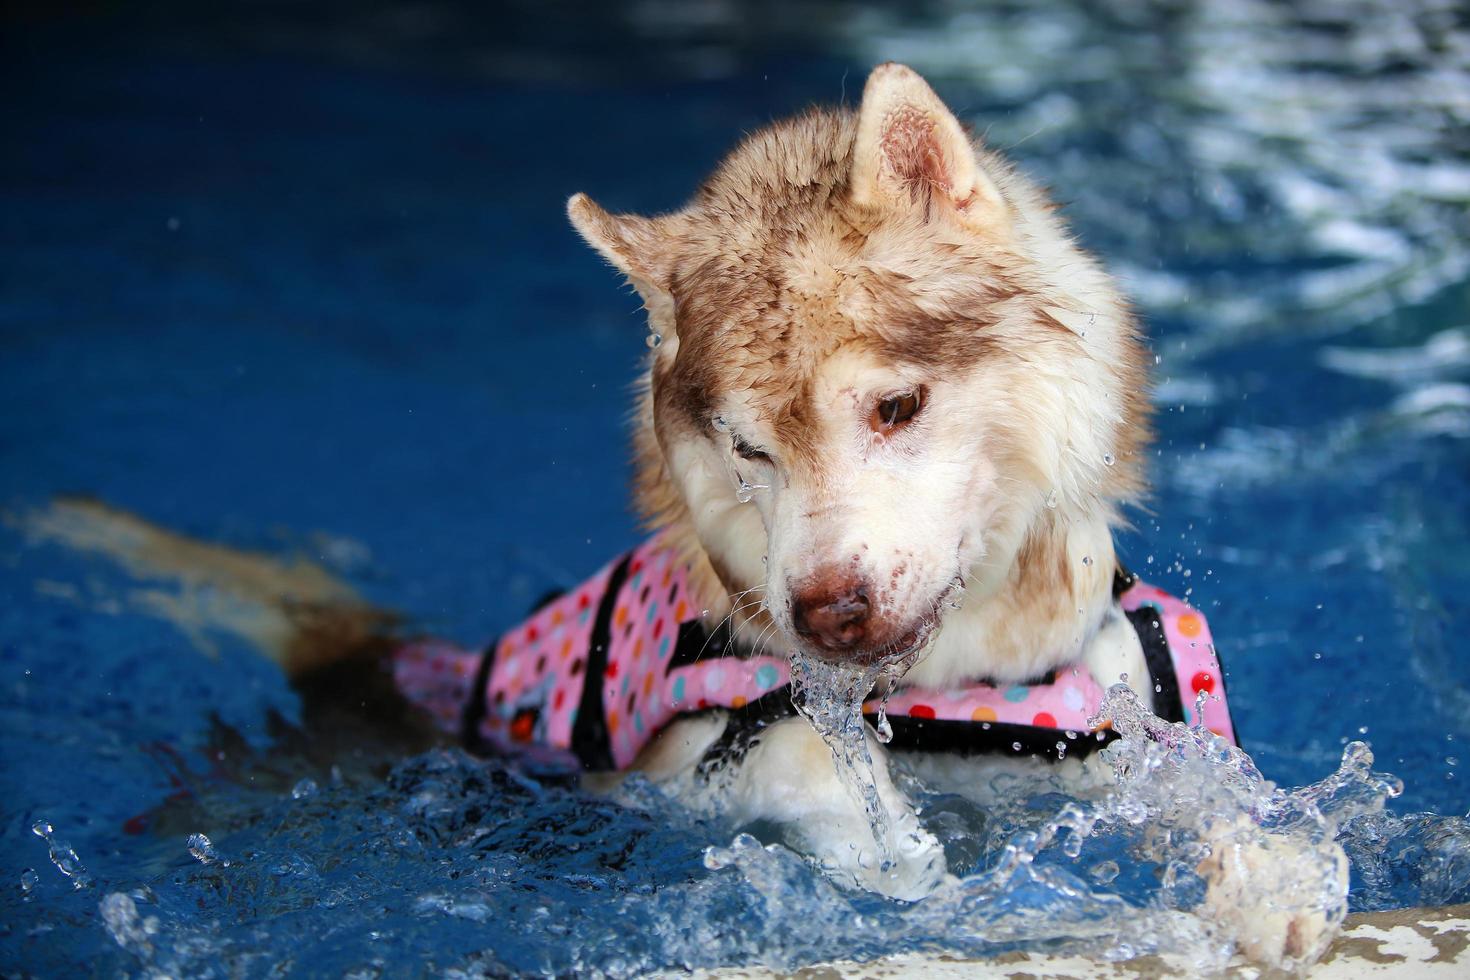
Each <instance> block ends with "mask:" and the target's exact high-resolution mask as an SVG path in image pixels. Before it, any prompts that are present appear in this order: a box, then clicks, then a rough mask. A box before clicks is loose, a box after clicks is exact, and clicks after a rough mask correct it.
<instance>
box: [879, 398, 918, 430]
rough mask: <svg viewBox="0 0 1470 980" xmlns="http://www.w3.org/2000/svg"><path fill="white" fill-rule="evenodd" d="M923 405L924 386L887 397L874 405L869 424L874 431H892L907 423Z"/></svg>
mask: <svg viewBox="0 0 1470 980" xmlns="http://www.w3.org/2000/svg"><path fill="white" fill-rule="evenodd" d="M923 407H924V389H923V388H915V389H914V390H913V391H908V392H905V393H903V394H902V395H894V396H893V397H892V398H885V399H883V400H882V401H880V402H879V403H878V404H877V405H875V406H873V414H872V415H870V416H869V417H868V426H869V427H870V428H871V429H872V430H873V431H874V432H892V431H893V430H895V429H899V428H902V427H903V426H905V425H907V424H908V422H909V420H910V419H912V418H913V417H914V416H915V415H917V414H919V409H921V408H923Z"/></svg>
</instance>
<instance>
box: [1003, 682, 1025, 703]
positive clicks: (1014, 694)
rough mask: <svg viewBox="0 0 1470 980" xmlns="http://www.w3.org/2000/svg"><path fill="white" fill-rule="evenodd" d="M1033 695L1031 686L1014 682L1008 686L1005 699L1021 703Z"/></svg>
mask: <svg viewBox="0 0 1470 980" xmlns="http://www.w3.org/2000/svg"><path fill="white" fill-rule="evenodd" d="M1030 696H1031V688H1029V687H1027V686H1026V685H1025V684H1012V685H1011V686H1010V687H1008V688H1006V693H1005V699H1006V700H1007V701H1009V702H1011V703H1012V704H1020V703H1021V702H1022V701H1024V700H1026V699H1027V698H1028V697H1030Z"/></svg>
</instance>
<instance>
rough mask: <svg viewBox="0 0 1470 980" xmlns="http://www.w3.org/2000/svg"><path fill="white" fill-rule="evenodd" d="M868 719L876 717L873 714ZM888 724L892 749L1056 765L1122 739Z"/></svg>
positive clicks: (1107, 734) (905, 720) (903, 721)
mask: <svg viewBox="0 0 1470 980" xmlns="http://www.w3.org/2000/svg"><path fill="white" fill-rule="evenodd" d="M867 717H869V718H873V717H875V715H874V714H873V713H869V714H868V716H867ZM888 724H889V726H890V727H892V729H893V739H892V741H890V742H889V743H888V746H889V748H893V749H909V750H921V751H924V752H952V753H954V754H956V755H964V756H970V755H1011V756H1034V757H1036V758H1041V759H1047V760H1049V761H1052V762H1055V761H1057V760H1058V759H1062V758H1068V759H1078V758H1081V757H1083V756H1086V755H1090V754H1092V753H1093V752H1095V751H1097V750H1098V749H1100V748H1102V747H1103V746H1104V745H1107V744H1108V743H1109V742H1111V741H1112V740H1113V739H1115V738H1117V737H1118V735H1117V733H1116V732H1114V731H1113V730H1112V729H1110V728H1104V729H1100V730H1099V731H1096V732H1088V731H1073V732H1070V734H1069V733H1068V732H1067V731H1064V730H1062V729H1060V728H1043V727H1041V726H1039V725H1018V724H1014V723H1012V722H1004V721H957V720H954V719H949V718H914V717H912V716H910V715H889V716H888ZM1058 746H1061V748H1058Z"/></svg>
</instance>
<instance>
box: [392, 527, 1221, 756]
mask: <svg viewBox="0 0 1470 980" xmlns="http://www.w3.org/2000/svg"><path fill="white" fill-rule="evenodd" d="M687 578H688V574H687V569H686V568H685V566H684V565H683V564H682V563H680V562H679V560H678V557H677V556H676V555H675V554H674V552H673V550H672V549H670V548H669V547H667V546H666V545H665V544H663V543H662V541H661V540H660V539H659V538H658V537H654V538H652V539H650V540H649V541H646V542H644V543H643V544H642V545H640V546H639V547H637V548H635V549H634V550H633V551H632V552H630V553H628V554H626V555H624V556H623V557H622V558H620V559H618V560H617V561H614V562H612V563H611V564H609V565H607V566H606V567H604V568H603V569H602V570H601V571H599V572H598V573H597V574H596V575H594V576H592V577H591V578H590V579H588V580H587V581H586V582H583V583H582V584H581V585H579V586H578V587H577V588H575V589H572V590H570V591H568V592H565V593H563V594H561V595H560V596H559V597H558V598H556V599H554V600H552V601H551V602H549V603H546V604H545V605H543V606H542V607H541V608H539V609H538V610H537V611H536V612H535V614H534V615H532V616H531V618H530V619H528V620H526V621H525V622H524V623H522V624H521V625H519V626H517V627H516V628H515V629H513V630H511V631H509V632H508V633H506V634H505V635H504V636H502V637H501V638H500V640H499V641H498V642H497V643H495V644H493V645H492V646H491V647H489V648H488V649H486V650H485V651H483V652H479V651H470V650H464V649H461V648H458V647H455V646H452V645H449V644H446V643H443V642H440V641H435V640H420V641H416V642H411V643H408V644H405V645H403V646H401V647H399V648H398V649H397V650H396V651H395V652H394V654H393V656H392V663H391V668H392V672H393V677H394V681H395V683H396V685H397V687H398V689H399V690H400V691H401V692H402V693H403V695H404V696H405V697H406V698H407V699H408V700H409V701H410V702H412V703H413V704H415V705H418V706H419V707H421V708H423V709H425V710H426V711H427V712H428V714H429V716H430V717H431V718H432V719H433V720H434V721H435V723H436V724H437V725H439V726H440V727H441V728H443V729H444V730H445V731H448V732H453V733H456V734H459V735H460V736H462V737H463V738H464V740H465V741H466V742H467V743H468V744H469V745H470V746H471V747H492V748H496V749H500V750H516V749H524V748H526V747H527V746H539V747H541V748H542V749H551V750H555V752H562V753H570V754H571V755H572V756H573V757H575V759H576V761H577V762H578V763H579V764H580V765H581V766H582V767H584V768H587V769H593V770H608V769H622V768H625V767H627V766H628V765H629V764H631V763H632V761H633V759H634V758H635V757H636V756H637V755H638V752H639V750H641V749H642V748H643V747H644V746H645V745H646V744H647V743H648V742H649V741H650V740H651V739H652V738H653V737H654V736H655V735H657V734H658V733H659V731H660V730H662V729H663V728H664V726H666V725H667V724H668V723H669V722H670V721H672V720H673V719H675V718H676V717H678V716H679V715H684V714H690V713H693V712H698V711H702V710H705V709H709V708H726V709H732V710H733V711H735V712H737V713H742V712H743V713H751V714H752V715H754V714H762V713H763V714H764V715H765V716H766V717H768V718H769V717H770V716H771V714H772V713H773V712H774V713H775V714H780V715H786V714H792V713H794V709H792V708H791V705H790V691H789V689H788V684H789V681H790V672H789V667H788V664H787V660H786V658H785V657H771V656H760V657H740V656H736V655H732V654H731V653H730V650H731V648H732V644H731V643H730V642H729V636H728V632H727V631H726V630H725V629H723V628H722V629H719V630H716V631H714V633H710V632H708V631H707V630H706V629H705V627H704V624H703V618H704V614H703V610H701V609H700V608H698V605H697V603H696V601H695V600H694V599H693V598H692V597H691V596H690V594H689V590H688V585H687ZM1114 593H1115V595H1116V596H1117V598H1118V600H1119V602H1120V604H1121V606H1122V609H1123V612H1124V614H1125V615H1126V616H1127V617H1128V619H1129V621H1130V622H1131V623H1132V625H1133V627H1134V629H1135V630H1137V632H1138V635H1139V639H1140V640H1141V641H1142V643H1143V650H1144V655H1145V659H1146V661H1147V663H1148V669H1149V674H1150V679H1151V681H1152V683H1153V688H1154V691H1155V695H1154V703H1153V706H1152V707H1153V710H1154V713H1155V714H1158V715H1159V716H1160V717H1162V718H1164V719H1166V720H1169V721H1186V722H1189V723H1193V722H1194V720H1195V717H1194V715H1195V697H1196V696H1197V695H1198V694H1199V693H1200V692H1204V693H1205V694H1206V695H1207V700H1206V701H1205V705H1204V719H1203V721H1204V724H1205V726H1206V727H1207V728H1209V729H1210V730H1212V731H1214V732H1216V733H1217V734H1219V735H1221V736H1223V737H1225V738H1227V739H1229V740H1230V741H1232V742H1234V741H1235V731H1234V727H1233V725H1232V724H1231V720H1230V712H1229V709H1228V707H1227V705H1226V702H1225V681H1224V677H1223V675H1222V672H1221V668H1220V661H1219V659H1218V657H1217V654H1216V652H1215V648H1214V644H1213V643H1212V642H1211V637H1210V628H1209V626H1208V625H1207V624H1206V622H1205V618H1204V616H1203V615H1202V614H1201V613H1200V612H1199V611H1198V610H1196V609H1193V608H1191V607H1190V606H1189V605H1187V604H1186V603H1184V602H1182V601H1181V600H1179V599H1176V598H1174V597H1173V596H1170V595H1168V594H1166V593H1164V592H1163V591H1161V590H1159V589H1157V588H1155V587H1153V586H1151V585H1148V584H1145V583H1144V582H1142V581H1140V580H1138V579H1137V578H1135V577H1133V576H1131V575H1129V574H1127V573H1126V572H1123V571H1122V570H1121V569H1120V570H1119V572H1118V575H1117V577H1116V580H1115V584H1114ZM589 680H590V683H589ZM1103 693H1104V692H1103V689H1102V688H1101V686H1099V685H1098V683H1097V682H1096V681H1095V680H1094V679H1093V677H1092V675H1091V674H1090V673H1089V672H1088V671H1087V670H1086V669H1085V668H1084V667H1082V666H1081V665H1073V666H1069V667H1063V668H1059V669H1057V670H1055V671H1053V672H1052V673H1050V674H1049V675H1047V676H1046V677H1044V678H1040V679H1038V680H1037V681H1034V682H1032V683H1028V684H1012V685H994V684H988V683H983V682H977V683H973V684H970V685H968V686H966V687H961V688H955V689H951V690H931V689H925V688H921V687H900V688H899V689H898V690H897V691H896V692H894V694H893V695H892V697H891V698H890V699H889V701H888V707H887V713H888V717H889V721H890V724H891V725H892V727H893V731H894V738H893V742H892V744H893V746H894V747H897V748H916V749H936V750H943V751H955V752H962V753H975V752H1004V753H1007V754H1027V755H1040V756H1045V757H1048V758H1058V757H1060V756H1062V755H1067V754H1071V755H1080V754H1083V753H1085V752H1086V751H1088V750H1090V749H1092V748H1096V747H1097V745H1099V744H1101V743H1103V742H1106V741H1108V740H1109V739H1110V738H1111V737H1112V733H1111V732H1110V731H1108V730H1107V726H1106V725H1105V726H1104V727H1103V729H1100V730H1094V729H1093V728H1092V727H1091V726H1089V725H1088V723H1087V719H1088V718H1089V717H1091V716H1092V715H1093V714H1094V713H1095V712H1096V711H1097V708H1098V706H1099V704H1100V703H1101V701H1102V697H1103ZM877 708H878V705H877V703H876V702H869V703H868V704H867V705H865V706H864V711H865V712H867V713H869V714H871V713H875V712H876V711H877Z"/></svg>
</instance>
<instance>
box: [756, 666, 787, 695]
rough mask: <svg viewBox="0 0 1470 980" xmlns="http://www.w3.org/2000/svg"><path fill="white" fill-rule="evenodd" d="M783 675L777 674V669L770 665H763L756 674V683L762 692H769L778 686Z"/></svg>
mask: <svg viewBox="0 0 1470 980" xmlns="http://www.w3.org/2000/svg"><path fill="white" fill-rule="evenodd" d="M780 679H781V675H780V674H778V673H776V668H775V667H772V666H771V665H770V664H762V665H761V668H760V670H757V671H756V672H755V683H756V685H757V686H759V687H760V689H761V690H762V691H768V690H770V689H771V688H773V687H775V686H776V682H777V681H779V680H780Z"/></svg>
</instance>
